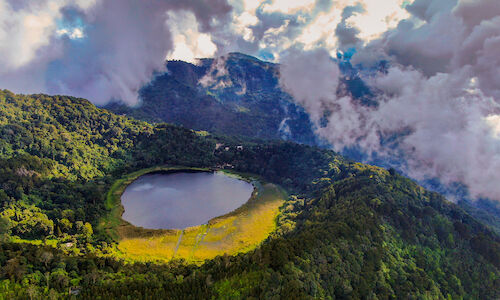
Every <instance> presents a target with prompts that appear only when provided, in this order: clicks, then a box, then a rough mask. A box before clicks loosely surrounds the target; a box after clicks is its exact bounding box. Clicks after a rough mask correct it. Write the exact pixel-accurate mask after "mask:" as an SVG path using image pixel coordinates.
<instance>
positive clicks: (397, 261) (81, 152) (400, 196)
mask: <svg viewBox="0 0 500 300" xmlns="http://www.w3.org/2000/svg"><path fill="white" fill-rule="evenodd" d="M0 135H1V139H0V240H1V243H0V299H50V298H70V296H69V295H68V291H69V290H70V289H71V290H74V291H78V295H77V296H72V297H73V298H82V299H110V298H112V299H281V298H282V299H360V298H363V299H450V298H451V299H498V298H499V297H500V237H499V236H498V235H496V234H495V233H493V232H492V231H490V230H489V229H488V228H486V227H485V226H483V225H482V224H481V223H479V222H477V221H476V220H475V219H474V218H473V217H471V216H470V215H469V214H467V213H466V212H465V211H464V210H462V209H461V208H459V207H458V206H457V205H455V204H453V203H450V202H447V201H446V199H444V198H443V197H442V196H440V195H439V194H437V193H432V192H429V191H426V190H425V189H423V188H421V187H419V186H418V185H417V184H415V183H414V182H412V181H410V180H408V179H406V178H404V177H402V176H400V175H398V174H397V173H395V172H394V170H385V169H381V168H377V167H373V166H368V165H363V164H359V163H355V162H351V161H348V160H346V159H344V158H342V157H341V156H339V155H337V154H336V153H334V152H332V151H328V150H323V149H319V148H316V147H310V146H306V145H300V144H295V143H292V142H283V141H274V142H269V141H259V140H246V139H242V138H231V137H226V136H217V135H212V134H208V133H206V132H195V131H192V130H189V129H185V128H181V127H177V126H173V125H166V124H157V125H151V124H148V123H145V122H142V121H135V120H132V119H129V118H127V117H124V116H117V115H115V114H113V113H110V112H108V111H106V110H102V109H98V108H96V107H95V106H93V105H92V104H91V103H89V102H88V101H86V100H83V99H77V98H73V97H65V96H47V95H15V94H13V93H11V92H9V91H0ZM217 144H220V145H223V146H222V147H217V146H216V145H217ZM237 146H241V147H237ZM226 147H227V148H226ZM226 149H227V150H226ZM157 166H162V167H174V166H185V167H195V168H219V167H223V166H232V167H234V169H233V168H232V170H234V171H236V172H239V173H245V174H251V176H258V177H259V178H262V180H264V181H266V182H269V183H272V184H274V185H276V186H280V187H282V188H283V189H285V190H287V192H288V193H289V194H290V196H289V197H288V199H286V200H285V202H284V204H283V205H282V206H281V208H280V212H279V215H278V217H277V223H276V229H275V230H274V232H272V233H271V235H270V236H269V237H268V238H267V239H266V240H265V241H264V242H263V243H262V244H259V245H256V247H254V248H252V249H250V250H249V251H247V252H245V253H238V254H237V255H228V254H225V255H220V256H217V257H215V258H213V259H209V260H206V261H205V263H204V264H202V265H198V264H191V263H190V262H187V261H185V260H182V259H180V260H176V259H174V260H170V261H169V262H160V261H158V262H152V261H147V262H133V261H130V260H123V258H122V256H120V253H121V252H120V249H119V242H120V240H119V237H117V236H115V235H113V234H112V232H113V229H114V227H113V226H115V225H113V224H111V225H110V226H111V227H106V226H99V224H100V222H101V221H102V220H103V218H106V217H107V216H109V214H110V213H111V212H112V211H111V210H112V207H111V206H109V205H106V195H107V194H108V191H109V190H110V188H111V187H112V184H113V183H115V182H116V181H117V180H119V179H121V178H123V177H124V176H125V175H127V174H130V173H133V172H136V171H139V170H142V169H145V168H153V167H157ZM110 229H111V230H110Z"/></svg>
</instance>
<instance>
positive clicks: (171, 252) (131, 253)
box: [105, 172, 286, 263]
mask: <svg viewBox="0 0 500 300" xmlns="http://www.w3.org/2000/svg"><path fill="white" fill-rule="evenodd" d="M141 173H142V172H141ZM134 175H137V173H136V174H134ZM228 175H235V176H238V174H228ZM134 177H136V176H128V177H127V179H128V180H123V181H122V182H120V184H119V185H116V186H113V187H114V189H112V191H110V192H111V193H113V194H112V197H110V198H112V199H109V200H110V203H112V202H115V203H114V204H115V207H110V210H111V215H114V216H112V217H108V220H105V221H106V222H107V224H108V225H112V228H110V229H109V232H110V233H111V232H112V233H113V234H116V236H117V237H118V240H119V243H118V250H119V253H115V255H117V256H119V257H121V258H124V259H126V260H129V261H142V262H147V261H169V260H171V259H174V258H175V259H184V260H186V261H188V262H193V263H201V262H203V261H204V260H206V259H212V258H214V257H216V256H217V255H223V254H228V255H234V254H237V253H241V252H247V251H250V250H252V249H254V248H255V247H257V246H258V245H259V244H260V243H262V242H263V241H264V240H265V239H266V238H267V237H268V236H269V234H270V233H271V232H273V231H274V230H275V228H276V218H277V216H278V214H279V209H280V207H281V206H282V205H283V203H284V201H285V197H286V194H285V192H284V191H283V190H282V189H281V188H279V187H278V186H276V185H273V184H269V183H267V184H261V183H260V182H259V181H257V180H254V181H253V182H252V183H253V185H254V186H255V189H254V193H253V194H252V197H251V198H250V199H249V201H248V202H247V203H245V204H244V205H243V206H241V207H240V208H238V209H236V210H235V211H233V212H231V213H229V214H226V215H224V216H221V217H217V218H215V219H213V220H211V221H210V222H209V223H208V224H205V225H200V226H195V227H190V228H186V229H184V230H149V229H143V228H138V227H135V226H133V225H131V224H129V223H127V222H125V221H123V220H122V219H121V218H119V219H120V220H117V218H116V217H117V215H116V214H117V213H118V212H119V213H120V215H121V211H120V209H123V208H121V205H119V206H120V208H119V209H117V208H116V204H117V203H116V198H118V200H119V197H120V196H121V193H122V192H123V190H124V185H125V186H126V184H128V183H130V182H131V178H134ZM244 179H247V178H244ZM247 180H248V179H247ZM118 223H119V224H118Z"/></svg>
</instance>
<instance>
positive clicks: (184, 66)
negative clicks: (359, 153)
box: [105, 53, 318, 144]
mask: <svg viewBox="0 0 500 300" xmlns="http://www.w3.org/2000/svg"><path fill="white" fill-rule="evenodd" d="M167 69H168V71H167V72H166V73H163V74H158V76H157V77H156V78H155V79H154V80H153V81H152V82H151V83H150V84H148V85H147V86H145V87H143V88H142V89H141V91H140V96H141V99H142V103H141V104H139V105H138V106H136V107H128V106H126V105H124V104H121V103H112V104H109V105H108V106H106V107H105V108H106V109H108V110H110V111H113V112H115V113H118V114H126V115H128V116H131V117H134V118H137V119H141V120H146V121H150V122H167V123H173V124H177V125H182V126H185V127H187V128H192V129H196V130H207V131H210V132H214V133H221V134H227V135H237V136H247V137H255V138H264V139H285V140H292V141H295V142H299V143H304V144H317V142H318V140H317V138H316V136H315V134H314V132H313V125H312V123H311V121H310V119H309V116H308V115H307V113H306V112H305V111H304V109H303V108H302V107H300V106H298V105H296V104H295V103H294V102H293V100H292V98H291V97H290V96H289V95H288V94H286V93H285V92H283V91H282V90H281V89H280V87H279V84H278V77H277V75H278V71H279V70H278V65H276V64H273V63H269V62H264V61H261V60H259V59H257V58H254V57H251V56H248V55H244V54H241V53H230V54H228V55H227V56H223V57H219V58H216V59H212V58H206V59H201V60H199V64H197V65H195V64H191V63H187V62H183V61H169V62H168V63H167Z"/></svg>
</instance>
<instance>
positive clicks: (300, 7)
mask: <svg viewBox="0 0 500 300" xmlns="http://www.w3.org/2000/svg"><path fill="white" fill-rule="evenodd" d="M315 2H316V0H272V1H271V3H265V4H263V5H262V10H263V11H264V12H267V13H272V12H281V13H285V14H296V13H298V12H301V11H305V12H310V11H312V10H313V8H314V4H315Z"/></svg>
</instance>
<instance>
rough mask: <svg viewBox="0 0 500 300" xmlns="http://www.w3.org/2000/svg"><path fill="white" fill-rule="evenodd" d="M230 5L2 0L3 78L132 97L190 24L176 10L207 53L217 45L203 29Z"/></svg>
mask: <svg viewBox="0 0 500 300" xmlns="http://www.w3.org/2000/svg"><path fill="white" fill-rule="evenodd" d="M13 3H15V4H13ZM230 10H231V7H230V6H229V5H228V4H227V3H226V2H225V1H224V0H216V1H210V3H208V1H201V0H191V1H173V0H149V1H141V2H137V1H134V0H120V1H118V0H50V1H49V0H44V1H22V3H19V2H15V1H11V0H9V1H7V0H0V14H1V15H0V52H1V53H2V55H0V63H1V64H2V66H3V68H2V70H0V85H1V86H2V88H9V89H13V90H14V91H19V92H48V93H58V94H70V95H74V96H80V97H85V98H88V99H89V100H91V101H93V102H94V103H96V104H104V103H106V102H108V101H110V100H120V101H124V102H126V103H128V104H135V103H137V100H138V99H137V91H138V90H139V89H140V88H141V87H142V86H143V85H144V84H146V83H147V82H149V80H150V79H151V76H152V75H153V73H154V72H155V71H160V70H162V69H163V68H164V64H165V59H166V57H167V55H168V54H169V53H170V52H172V51H174V53H175V50H177V49H176V48H175V47H174V45H173V41H176V42H179V33H180V31H181V30H184V29H185V28H184V27H183V25H184V24H177V23H176V24H175V25H176V26H175V27H174V26H172V25H173V21H172V20H174V21H175V20H178V19H176V16H178V15H181V16H186V18H185V19H184V20H185V22H190V24H193V26H195V27H196V28H194V29H191V32H188V31H183V32H182V33H183V34H184V36H185V39H184V42H185V44H187V45H188V48H189V49H194V50H192V51H193V52H192V55H193V56H194V55H198V54H201V55H205V54H213V53H214V52H215V50H214V47H215V45H214V44H213V43H211V40H210V38H209V37H208V36H207V35H206V33H208V32H210V31H212V30H215V28H217V26H218V25H217V22H220V21H223V20H224V19H225V18H226V16H227V14H228V13H229V12H230ZM174 11H175V12H176V13H175V14H172V12H174ZM217 20H218V21H217ZM172 29H173V31H174V33H175V34H176V35H175V38H173V37H172ZM190 33H192V34H190ZM193 36H194V37H193ZM177 47H182V43H181V42H179V43H178V44H177ZM210 47H211V48H210ZM29 83H33V85H31V86H30V85H29Z"/></svg>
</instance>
